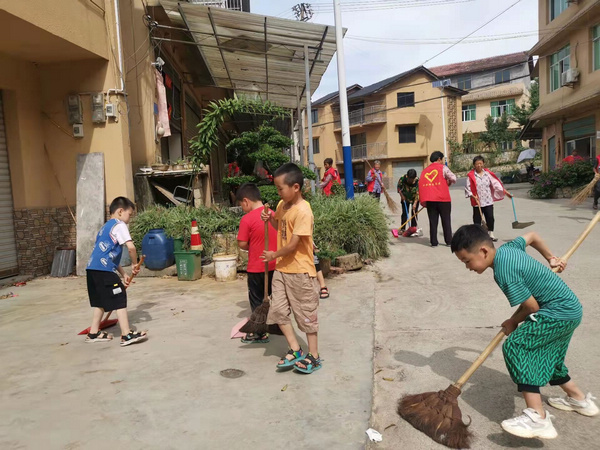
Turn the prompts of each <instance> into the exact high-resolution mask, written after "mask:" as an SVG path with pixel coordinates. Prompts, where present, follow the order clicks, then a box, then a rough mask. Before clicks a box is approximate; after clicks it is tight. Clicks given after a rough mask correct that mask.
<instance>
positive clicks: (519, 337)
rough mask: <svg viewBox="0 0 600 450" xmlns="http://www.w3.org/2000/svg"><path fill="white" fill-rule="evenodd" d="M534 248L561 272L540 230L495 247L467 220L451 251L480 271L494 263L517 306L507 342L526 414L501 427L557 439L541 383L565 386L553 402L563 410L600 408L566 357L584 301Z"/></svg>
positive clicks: (496, 274) (506, 353)
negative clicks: (533, 253)
mask: <svg viewBox="0 0 600 450" xmlns="http://www.w3.org/2000/svg"><path fill="white" fill-rule="evenodd" d="M527 246H531V247H533V248H535V249H536V250H537V251H538V252H539V253H540V254H541V255H542V256H543V257H544V258H545V259H546V260H547V261H548V263H549V265H550V267H552V268H555V269H556V270H557V271H558V272H562V271H563V270H564V269H565V267H566V263H565V262H564V261H562V260H561V259H559V258H557V257H555V256H553V255H552V252H551V251H550V249H549V248H548V247H547V246H546V244H545V243H544V242H543V241H542V239H541V238H540V236H539V235H538V234H537V233H527V234H526V235H524V236H522V237H518V238H517V239H515V240H514V241H512V242H509V243H507V244H504V245H502V246H501V247H499V248H498V249H496V248H494V243H493V242H492V239H491V237H490V236H489V235H488V233H487V232H486V231H485V230H484V229H483V228H482V227H481V226H479V225H465V226H463V227H461V228H459V229H458V231H457V232H456V233H455V234H454V236H453V238H452V245H451V250H452V252H453V253H454V254H455V255H456V257H457V258H458V259H460V260H461V261H462V262H463V263H465V266H466V267H467V269H469V270H471V271H474V272H477V273H478V274H481V273H483V272H485V271H486V270H487V269H489V268H491V269H492V270H493V271H494V280H495V281H496V283H497V284H498V286H499V287H500V289H502V291H503V292H504V294H505V295H506V297H507V299H508V301H509V303H510V305H511V306H518V307H519V308H518V309H517V311H516V312H515V313H514V314H513V315H512V316H511V317H510V318H509V319H507V320H505V321H504V322H503V323H502V327H503V331H504V333H505V334H506V335H507V336H508V338H507V339H506V341H505V342H504V345H503V347H502V350H503V353H504V361H505V363H506V367H507V369H508V372H509V374H510V376H511V378H512V379H513V381H514V382H515V383H516V384H517V388H518V390H519V392H522V393H523V397H524V399H525V403H526V405H527V408H526V409H525V410H524V411H523V414H522V415H520V416H517V417H515V418H512V419H508V420H505V421H503V422H502V424H501V425H502V428H503V429H504V430H505V431H507V432H509V433H511V434H514V435H515V436H520V437H523V438H535V437H539V438H546V439H553V438H555V437H556V436H557V435H558V434H557V432H556V429H555V428H554V425H553V424H552V420H551V417H552V416H551V415H550V413H548V412H547V411H546V410H545V409H544V406H543V404H542V397H541V395H540V387H542V386H545V385H546V384H548V383H550V385H552V386H560V387H561V388H562V390H563V391H564V392H565V393H566V394H567V395H566V396H565V397H564V398H550V399H548V403H549V404H550V406H553V407H554V408H557V409H561V410H563V411H575V412H577V413H579V414H582V415H585V416H595V415H597V414H598V412H599V409H598V407H597V406H596V404H595V403H594V401H593V400H594V397H592V395H591V394H589V393H588V394H587V395H585V394H584V393H583V392H582V391H581V390H580V389H579V388H578V387H577V385H576V384H575V382H574V381H572V380H571V377H570V376H569V371H568V369H567V367H566V366H565V363H564V360H565V355H566V353H567V349H568V346H569V342H570V340H571V337H572V336H573V332H574V331H575V329H576V328H577V327H578V326H579V324H580V322H581V318H582V308H581V304H580V303H579V300H578V299H577V297H576V296H575V294H574V293H573V292H572V291H571V290H570V289H569V287H568V286H567V285H566V284H565V283H564V282H563V281H562V279H561V278H560V277H558V276H557V275H556V274H555V273H553V272H552V271H551V270H550V269H549V268H548V267H545V266H544V265H542V264H541V263H540V262H538V261H537V260H535V259H534V258H532V257H531V256H529V255H527V253H526V248H527Z"/></svg>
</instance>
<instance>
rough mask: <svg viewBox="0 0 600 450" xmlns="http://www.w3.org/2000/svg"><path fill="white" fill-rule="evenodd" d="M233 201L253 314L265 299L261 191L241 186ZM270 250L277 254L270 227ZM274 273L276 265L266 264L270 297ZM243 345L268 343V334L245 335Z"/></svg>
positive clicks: (274, 238) (247, 184) (248, 184)
mask: <svg viewBox="0 0 600 450" xmlns="http://www.w3.org/2000/svg"><path fill="white" fill-rule="evenodd" d="M236 200H237V202H238V203H239V205H240V206H241V207H242V211H244V213H245V215H244V217H242V220H241V221H240V229H239V231H238V236H237V240H238V247H239V248H241V249H242V250H247V251H248V269H247V270H246V271H247V273H248V298H249V300H250V308H251V309H252V311H254V310H255V309H256V308H258V307H259V306H260V305H261V304H262V302H263V297H264V283H265V263H264V261H261V259H260V256H261V255H262V253H263V252H264V251H265V222H264V221H263V220H262V219H261V217H260V213H261V211H262V210H263V203H262V200H261V197H260V191H259V190H258V187H257V186H256V184H254V183H245V184H242V185H241V186H240V187H239V189H238V190H237V192H236ZM269 250H271V251H273V252H274V251H276V250H277V230H276V229H275V228H273V226H272V225H271V224H269ZM274 270H275V261H271V262H269V274H268V276H269V295H271V282H272V280H273V271H274ZM242 342H244V343H246V344H254V343H256V344H259V343H260V344H264V343H267V342H269V334H268V333H264V334H262V335H256V334H254V333H248V334H247V335H246V337H244V338H242Z"/></svg>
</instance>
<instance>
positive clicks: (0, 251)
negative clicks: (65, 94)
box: [0, 91, 19, 278]
mask: <svg viewBox="0 0 600 450" xmlns="http://www.w3.org/2000/svg"><path fill="white" fill-rule="evenodd" d="M13 214H14V210H13V198H12V186H11V183H10V170H9V167H8V148H7V145H6V130H5V128H4V108H3V104H2V92H1V91H0V278H3V277H9V276H12V275H16V274H18V273H19V265H18V263H17V246H16V242H15V226H14V221H13Z"/></svg>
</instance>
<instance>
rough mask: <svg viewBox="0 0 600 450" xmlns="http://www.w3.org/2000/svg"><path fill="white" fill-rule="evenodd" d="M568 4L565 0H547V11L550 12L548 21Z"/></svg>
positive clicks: (555, 16) (559, 13)
mask: <svg viewBox="0 0 600 450" xmlns="http://www.w3.org/2000/svg"><path fill="white" fill-rule="evenodd" d="M568 6H569V4H568V1H567V0H548V11H549V12H550V22H552V21H553V20H554V19H556V18H557V17H558V16H560V15H561V14H562V12H563V11H564V10H565V9H567V7H568Z"/></svg>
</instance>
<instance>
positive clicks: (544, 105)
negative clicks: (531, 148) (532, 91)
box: [527, 0, 600, 170]
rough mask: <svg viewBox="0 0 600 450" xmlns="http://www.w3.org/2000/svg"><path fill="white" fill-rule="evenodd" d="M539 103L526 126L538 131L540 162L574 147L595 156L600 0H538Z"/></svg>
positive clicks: (599, 113) (599, 125)
mask: <svg viewBox="0 0 600 450" xmlns="http://www.w3.org/2000/svg"><path fill="white" fill-rule="evenodd" d="M539 35H540V37H539V41H538V43H537V44H535V46H534V47H533V48H532V49H531V50H530V51H529V53H530V55H532V56H538V57H539V60H538V61H539V62H538V66H539V80H540V106H539V108H538V109H537V110H536V111H535V112H534V113H533V114H532V116H531V117H530V124H529V125H528V127H527V128H528V132H530V133H532V132H533V133H535V131H537V132H538V133H539V132H541V138H542V143H543V153H542V159H543V168H544V170H548V169H553V168H554V167H555V166H556V165H557V164H559V163H560V161H561V160H562V159H563V158H565V157H566V156H568V155H570V154H571V153H572V152H573V150H575V149H577V150H578V152H579V155H581V156H583V157H584V158H592V159H593V158H594V157H595V156H596V155H597V154H598V153H597V152H598V142H599V139H600V132H599V131H598V130H600V1H598V0H578V1H574V0H571V1H567V0H539Z"/></svg>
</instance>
